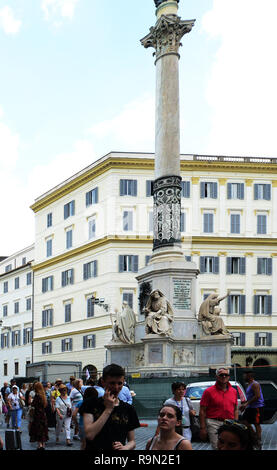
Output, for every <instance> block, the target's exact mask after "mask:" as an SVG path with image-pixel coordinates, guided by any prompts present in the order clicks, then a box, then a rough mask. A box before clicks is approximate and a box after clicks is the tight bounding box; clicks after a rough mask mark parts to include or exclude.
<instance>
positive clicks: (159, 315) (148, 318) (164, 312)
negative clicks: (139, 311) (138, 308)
mask: <svg viewBox="0 0 277 470" xmlns="http://www.w3.org/2000/svg"><path fill="white" fill-rule="evenodd" d="M143 312H144V313H145V332H146V334H151V333H152V334H157V335H164V336H170V335H172V322H173V310H172V307H171V305H170V303H169V302H168V300H167V299H166V297H165V296H164V294H163V293H162V292H161V291H160V290H158V289H156V290H154V291H152V292H151V294H150V296H149V299H148V301H147V304H146V307H145V308H144V310H143Z"/></svg>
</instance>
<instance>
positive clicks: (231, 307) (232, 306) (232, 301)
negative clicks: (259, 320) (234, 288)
mask: <svg viewBox="0 0 277 470" xmlns="http://www.w3.org/2000/svg"><path fill="white" fill-rule="evenodd" d="M227 303H228V310H227V312H228V314H229V315H232V314H237V315H245V295H241V294H231V295H229V297H228V302H227Z"/></svg>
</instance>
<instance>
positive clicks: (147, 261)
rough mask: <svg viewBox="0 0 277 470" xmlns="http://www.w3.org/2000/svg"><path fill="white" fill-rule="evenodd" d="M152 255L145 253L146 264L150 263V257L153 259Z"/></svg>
mask: <svg viewBox="0 0 277 470" xmlns="http://www.w3.org/2000/svg"><path fill="white" fill-rule="evenodd" d="M151 257H152V255H145V266H147V265H148V263H149V261H150V259H151Z"/></svg>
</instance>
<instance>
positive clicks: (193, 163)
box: [30, 153, 277, 212]
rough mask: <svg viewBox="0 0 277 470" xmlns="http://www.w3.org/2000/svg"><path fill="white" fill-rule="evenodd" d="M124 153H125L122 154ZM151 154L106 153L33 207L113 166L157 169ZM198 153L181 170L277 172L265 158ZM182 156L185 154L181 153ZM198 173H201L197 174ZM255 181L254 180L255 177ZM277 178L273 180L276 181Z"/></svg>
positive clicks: (37, 206)
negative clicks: (201, 157) (226, 157)
mask: <svg viewBox="0 0 277 470" xmlns="http://www.w3.org/2000/svg"><path fill="white" fill-rule="evenodd" d="M121 155H122V154H121ZM148 155H149V157H135V156H131V157H130V154H128V153H126V156H121V157H113V156H111V157H109V156H106V157H105V159H104V160H103V159H102V160H101V161H100V162H99V163H96V164H94V165H92V166H90V167H89V168H88V170H87V171H81V172H79V173H78V174H77V175H76V176H75V177H74V176H73V177H71V178H69V179H68V180H67V181H65V182H64V183H62V184H61V185H59V186H57V187H56V188H53V189H52V190H50V191H49V192H47V193H46V194H45V195H42V196H40V197H39V198H37V199H36V201H35V202H34V204H32V205H31V206H30V207H31V209H32V210H33V211H34V212H39V211H40V210H42V209H44V208H45V207H47V206H49V205H50V204H52V203H53V202H55V201H57V200H59V199H60V198H62V197H64V196H66V195H67V194H69V193H71V192H72V191H74V190H76V189H78V188H79V187H81V186H83V185H85V184H87V183H88V182H90V181H91V180H93V179H95V178H97V177H98V176H100V175H102V174H104V173H106V172H107V171H109V170H111V169H119V170H120V169H130V170H151V171H154V154H148ZM195 157H196V156H191V159H190V160H182V159H181V171H183V172H187V171H192V172H197V171H199V172H201V173H203V172H205V171H208V172H209V171H212V172H227V173H234V172H241V173H246V174H247V175H249V174H250V173H255V174H274V175H276V176H277V166H276V164H274V163H266V165H265V164H264V163H262V162H260V163H253V162H249V161H242V162H233V161H228V160H227V161H226V160H220V159H218V160H196V159H195ZM181 158H182V155H181ZM195 177H197V178H198V177H199V176H196V175H194V178H195ZM251 181H253V180H251ZM274 183H275V181H273V184H274Z"/></svg>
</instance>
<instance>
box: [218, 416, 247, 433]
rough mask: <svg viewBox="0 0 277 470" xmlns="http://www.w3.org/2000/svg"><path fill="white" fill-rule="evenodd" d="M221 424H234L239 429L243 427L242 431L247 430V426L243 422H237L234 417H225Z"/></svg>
mask: <svg viewBox="0 0 277 470" xmlns="http://www.w3.org/2000/svg"><path fill="white" fill-rule="evenodd" d="M223 424H228V425H229V426H234V427H237V428H240V429H243V430H244V431H247V429H248V427H247V426H245V424H242V423H239V422H238V421H235V420H234V419H225V420H224V421H223Z"/></svg>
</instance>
